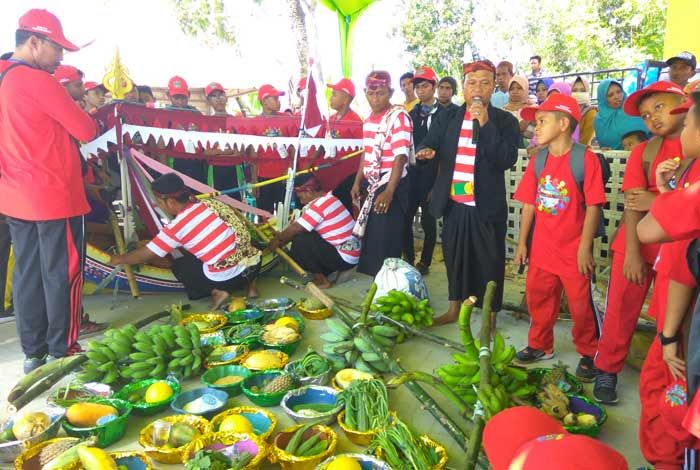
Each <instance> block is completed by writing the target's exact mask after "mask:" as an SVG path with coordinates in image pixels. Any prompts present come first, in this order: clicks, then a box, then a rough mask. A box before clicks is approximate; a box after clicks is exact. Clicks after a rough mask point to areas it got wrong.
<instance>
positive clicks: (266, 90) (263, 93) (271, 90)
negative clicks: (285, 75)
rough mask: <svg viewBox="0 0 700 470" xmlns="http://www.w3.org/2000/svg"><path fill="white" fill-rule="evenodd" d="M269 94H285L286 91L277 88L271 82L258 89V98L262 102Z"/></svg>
mask: <svg viewBox="0 0 700 470" xmlns="http://www.w3.org/2000/svg"><path fill="white" fill-rule="evenodd" d="M269 96H284V92H283V91H279V90H278V89H277V88H275V87H273V86H272V85H269V84H265V85H263V86H261V87H260V89H258V100H260V102H261V103H262V102H263V100H264V99H265V98H267V97H269Z"/></svg>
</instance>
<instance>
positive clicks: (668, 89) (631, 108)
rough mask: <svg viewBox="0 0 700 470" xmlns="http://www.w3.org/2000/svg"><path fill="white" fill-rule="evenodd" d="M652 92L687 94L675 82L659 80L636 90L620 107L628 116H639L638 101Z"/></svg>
mask: <svg viewBox="0 0 700 470" xmlns="http://www.w3.org/2000/svg"><path fill="white" fill-rule="evenodd" d="M654 93H673V94H674V95H680V96H687V95H686V94H685V92H684V91H683V88H681V87H679V86H678V85H676V84H675V83H671V82H667V81H663V80H662V81H660V82H655V83H652V84H651V85H649V86H648V87H646V88H642V89H641V90H637V91H635V92H634V93H632V94H631V95H629V96H628V97H627V99H626V100H625V103H624V104H623V105H622V109H623V110H624V111H625V114H628V115H630V116H641V114H640V113H639V103H640V102H641V101H642V99H644V98H646V97H647V96H649V95H653V94H654Z"/></svg>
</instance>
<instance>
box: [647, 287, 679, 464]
mask: <svg viewBox="0 0 700 470" xmlns="http://www.w3.org/2000/svg"><path fill="white" fill-rule="evenodd" d="M654 282H655V283H654V290H653V292H652V295H651V306H650V310H652V309H653V310H654V311H655V312H656V314H657V315H656V329H657V331H661V330H662V328H663V322H664V317H665V313H666V307H665V305H666V298H667V295H668V283H669V280H668V278H667V277H665V276H662V275H659V274H657V276H656V280H655V281H654ZM672 382H673V376H672V375H671V372H670V371H669V369H668V366H667V365H666V362H664V360H663V353H662V347H661V343H659V339H658V338H655V339H654V342H653V343H651V347H650V348H649V351H648V352H647V357H646V359H645V360H644V364H643V365H642V372H641V373H640V375H639V399H640V404H641V408H642V412H641V414H640V417H639V446H640V448H641V450H642V455H644V458H645V459H647V461H648V462H649V463H651V464H652V465H654V467H655V468H656V470H670V469H673V470H676V469H680V468H682V465H683V453H684V448H683V444H682V443H680V442H678V440H676V439H675V438H673V437H671V436H670V435H669V434H668V432H667V428H666V427H667V426H668V425H667V424H666V423H665V420H664V419H663V418H662V417H661V412H660V410H659V404H660V400H661V394H662V393H664V391H665V390H666V388H667V387H668V386H669V385H670V384H671V383H672Z"/></svg>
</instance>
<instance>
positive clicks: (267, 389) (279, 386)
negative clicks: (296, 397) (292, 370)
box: [242, 369, 295, 406]
mask: <svg viewBox="0 0 700 470" xmlns="http://www.w3.org/2000/svg"><path fill="white" fill-rule="evenodd" d="M294 387H295V383H294V378H293V377H292V375H291V374H289V373H288V372H285V371H283V370H279V369H277V370H265V371H262V372H256V373H254V374H252V375H251V376H250V377H247V378H246V379H245V380H243V385H242V388H243V393H244V394H245V396H247V397H248V399H249V400H250V401H252V402H253V403H255V404H256V405H258V406H277V405H279V404H280V402H281V401H282V397H284V395H285V394H286V393H287V392H288V391H289V390H291V389H293V388H294Z"/></svg>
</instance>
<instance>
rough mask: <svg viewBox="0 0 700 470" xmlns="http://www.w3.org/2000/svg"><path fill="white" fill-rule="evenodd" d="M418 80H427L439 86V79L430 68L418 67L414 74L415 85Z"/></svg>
mask: <svg viewBox="0 0 700 470" xmlns="http://www.w3.org/2000/svg"><path fill="white" fill-rule="evenodd" d="M418 80H427V81H429V82H433V83H435V84H437V82H438V80H439V78H438V76H437V74H436V73H435V70H433V69H431V68H430V67H418V68H417V69H416V71H415V72H414V74H413V83H416V81H418Z"/></svg>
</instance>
